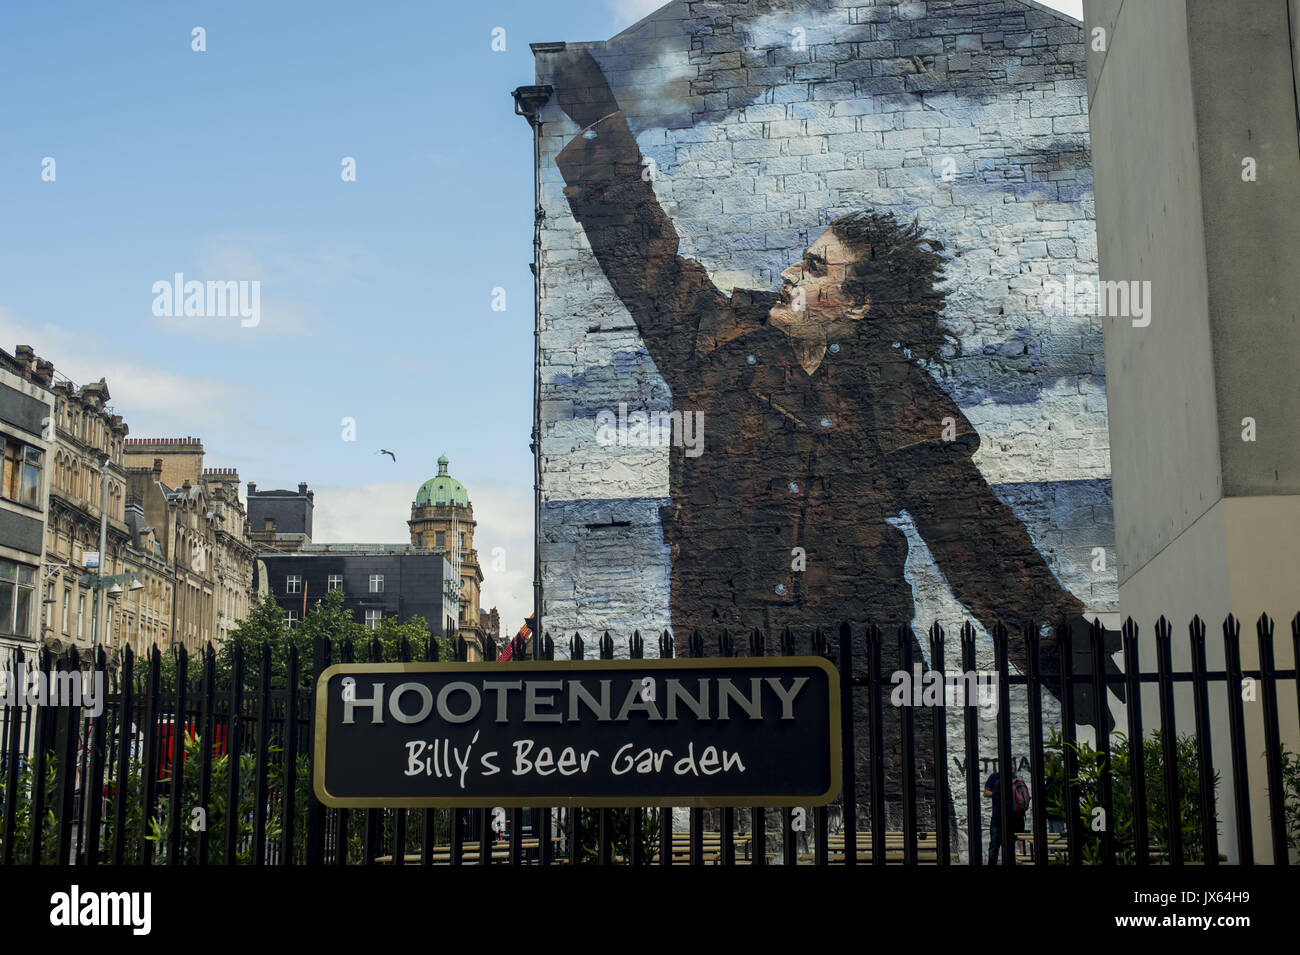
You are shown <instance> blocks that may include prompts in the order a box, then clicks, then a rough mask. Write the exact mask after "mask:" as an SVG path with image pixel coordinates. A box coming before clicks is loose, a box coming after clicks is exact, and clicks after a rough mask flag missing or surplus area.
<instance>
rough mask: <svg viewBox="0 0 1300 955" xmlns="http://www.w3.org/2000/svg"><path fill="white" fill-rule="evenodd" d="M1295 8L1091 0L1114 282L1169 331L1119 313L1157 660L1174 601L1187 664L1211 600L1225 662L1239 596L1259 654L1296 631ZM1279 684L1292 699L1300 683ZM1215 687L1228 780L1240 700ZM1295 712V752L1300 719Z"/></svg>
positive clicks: (1259, 768)
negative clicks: (1140, 298) (1268, 640)
mask: <svg viewBox="0 0 1300 955" xmlns="http://www.w3.org/2000/svg"><path fill="white" fill-rule="evenodd" d="M1287 10H1288V8H1287V5H1285V4H1216V3H1213V2H1208V0H1191V2H1183V0H1151V2H1144V3H1122V2H1120V0H1088V2H1087V3H1086V4H1085V15H1086V25H1087V30H1088V36H1089V41H1090V45H1089V53H1088V71H1089V78H1088V82H1089V88H1090V90H1091V101H1090V109H1089V119H1090V123H1091V128H1092V137H1093V143H1094V168H1095V171H1096V180H1097V221H1098V259H1099V264H1100V270H1101V277H1102V279H1103V280H1128V281H1132V280H1139V281H1149V282H1150V283H1151V289H1152V305H1153V307H1152V314H1151V321H1150V324H1149V325H1147V326H1145V327H1136V326H1134V324H1133V323H1132V322H1131V321H1129V320H1128V319H1125V318H1108V319H1106V320H1105V323H1104V329H1105V342H1106V347H1105V350H1106V367H1107V371H1108V374H1107V377H1108V382H1107V393H1108V398H1109V404H1110V409H1111V416H1110V433H1111V446H1112V448H1113V449H1114V458H1113V460H1114V491H1115V535H1116V548H1117V551H1118V556H1119V587H1120V605H1121V610H1122V612H1123V614H1125V615H1129V616H1132V617H1133V618H1134V619H1135V620H1136V621H1138V623H1139V625H1140V626H1141V627H1142V628H1143V629H1142V631H1141V632H1142V635H1143V638H1144V639H1143V641H1142V649H1141V655H1142V657H1143V660H1144V666H1145V667H1146V668H1151V667H1152V666H1153V664H1154V643H1153V642H1152V639H1151V634H1152V628H1153V625H1154V623H1155V621H1156V619H1157V618H1158V617H1159V616H1160V615H1161V614H1165V615H1169V617H1170V619H1171V621H1172V622H1173V623H1174V641H1173V648H1174V666H1175V668H1185V667H1186V666H1187V665H1188V664H1189V661H1190V651H1189V649H1188V639H1187V630H1186V627H1187V624H1188V621H1189V620H1190V618H1191V617H1192V616H1193V614H1196V615H1200V616H1201V617H1202V619H1203V620H1205V621H1206V622H1207V624H1208V637H1209V645H1208V656H1209V665H1210V666H1211V668H1214V667H1216V666H1221V665H1222V662H1223V659H1224V653H1223V638H1222V636H1221V632H1220V625H1221V624H1222V621H1223V619H1224V617H1225V616H1226V615H1227V614H1228V613H1230V612H1231V613H1233V614H1235V615H1237V617H1238V618H1239V619H1240V620H1242V621H1244V623H1243V626H1242V644H1243V646H1242V662H1243V665H1244V666H1245V667H1247V668H1250V667H1252V666H1255V665H1256V664H1257V662H1258V652H1257V647H1258V643H1257V640H1256V635H1255V631H1254V623H1255V621H1256V619H1257V618H1258V616H1259V615H1260V613H1262V612H1267V613H1269V614H1270V615H1272V616H1273V617H1274V618H1275V620H1276V621H1277V623H1278V624H1279V630H1278V635H1279V637H1284V636H1285V633H1286V630H1287V624H1288V623H1289V621H1290V619H1291V618H1292V616H1293V615H1294V614H1295V613H1296V612H1297V610H1300V572H1297V570H1296V569H1295V568H1296V567H1297V566H1300V562H1297V561H1296V559H1295V554H1294V548H1295V540H1296V538H1297V531H1300V501H1298V500H1297V498H1296V496H1295V494H1296V490H1297V482H1298V481H1300V424H1298V423H1297V422H1300V382H1298V380H1297V378H1296V375H1295V369H1296V367H1297V366H1298V365H1300V323H1297V315H1296V305H1295V303H1296V301H1297V293H1300V284H1298V283H1300V274H1298V273H1297V271H1296V269H1295V268H1294V266H1293V264H1292V263H1294V261H1295V258H1296V255H1297V253H1298V252H1300V231H1298V229H1297V225H1296V221H1295V200H1296V197H1297V195H1300V155H1298V152H1300V150H1298V146H1297V129H1296V103H1295V94H1294V85H1293V83H1294V76H1295V74H1294V62H1293V59H1292V49H1293V39H1292V33H1291V30H1290V29H1289V26H1288V23H1287ZM1097 31H1102V32H1101V33H1100V34H1099V33H1098V32H1097ZM1094 44H1095V45H1094ZM1243 63H1249V64H1250V69H1248V70H1243V69H1241V64H1243ZM1247 158H1250V159H1253V160H1254V170H1253V180H1251V181H1247V180H1248V179H1250V177H1249V176H1243V172H1244V169H1245V167H1244V166H1243V161H1244V160H1246V159H1247ZM1246 418H1250V419H1252V422H1253V435H1252V434H1251V433H1250V432H1248V431H1247V429H1246V424H1247V423H1246V422H1245V421H1244V420H1243V419H1246ZM1245 438H1253V439H1252V440H1246V439H1245ZM1288 643H1289V641H1288V640H1285V639H1278V640H1277V661H1278V665H1279V666H1289V665H1290V664H1291V653H1290V650H1289V647H1288ZM1280 698H1281V703H1282V705H1283V707H1284V710H1283V712H1284V713H1293V712H1294V709H1293V708H1292V709H1285V707H1293V706H1294V699H1295V694H1294V689H1293V688H1290V687H1283V688H1282V689H1281V691H1280ZM1210 702H1211V709H1212V712H1213V714H1214V719H1213V721H1212V723H1213V733H1212V738H1211V744H1212V748H1213V752H1214V759H1215V765H1216V767H1217V768H1218V769H1219V770H1220V772H1221V773H1222V774H1223V777H1224V781H1225V783H1226V781H1227V780H1228V779H1229V778H1230V777H1229V772H1230V762H1229V758H1228V757H1229V748H1228V747H1229V742H1228V738H1227V729H1226V724H1227V721H1226V717H1225V707H1226V702H1227V701H1226V695H1225V694H1224V693H1223V692H1212V694H1211V701H1210ZM1177 710H1178V715H1177V718H1176V723H1177V731H1178V732H1179V733H1190V732H1192V730H1193V728H1194V727H1193V723H1192V711H1191V698H1190V695H1188V694H1185V693H1180V694H1179V695H1178V698H1177ZM1259 711H1260V707H1259V706H1258V705H1257V704H1256V705H1254V706H1250V705H1248V706H1247V714H1246V715H1247V724H1248V740H1247V750H1248V753H1249V754H1250V774H1251V802H1252V806H1251V816H1252V819H1253V820H1254V837H1255V849H1256V853H1257V856H1256V858H1262V859H1265V860H1267V859H1268V858H1269V850H1268V848H1267V826H1268V817H1267V811H1266V804H1265V802H1264V777H1263V765H1262V762H1261V761H1260V760H1259V758H1258V756H1259V754H1260V753H1262V751H1263V735H1262V728H1261V727H1262V723H1261V722H1260V719H1261V713H1260V712H1259ZM1154 712H1155V701H1154V697H1153V696H1151V695H1147V696H1144V713H1146V714H1154ZM1282 722H1283V726H1282V730H1283V739H1284V742H1286V743H1287V745H1289V746H1290V748H1291V749H1292V750H1295V749H1296V748H1297V739H1296V731H1295V721H1294V719H1283V721H1282ZM1147 725H1148V726H1150V727H1154V726H1155V725H1156V723H1155V722H1152V720H1151V719H1150V717H1148V719H1147ZM1218 795H1219V806H1220V818H1221V819H1222V820H1223V827H1222V829H1221V849H1223V850H1224V851H1227V852H1228V853H1229V855H1230V857H1232V858H1235V857H1236V846H1235V834H1234V833H1233V829H1232V820H1233V818H1234V813H1235V812H1236V808H1235V807H1234V806H1233V804H1232V800H1233V794H1232V792H1231V790H1230V788H1228V786H1227V785H1224V786H1222V787H1221V789H1220V791H1219V794H1218Z"/></svg>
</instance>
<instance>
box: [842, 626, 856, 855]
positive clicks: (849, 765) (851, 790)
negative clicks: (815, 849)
mask: <svg viewBox="0 0 1300 955" xmlns="http://www.w3.org/2000/svg"><path fill="white" fill-rule="evenodd" d="M839 671H840V747H841V749H840V779H841V787H842V790H843V793H844V797H843V799H842V800H841V803H842V811H843V832H844V864H845V865H857V864H858V774H857V762H858V761H857V753H856V751H855V745H854V744H855V741H854V736H853V628H852V627H850V626H849V623H848V621H844V622H842V623H841V624H840V659H839Z"/></svg>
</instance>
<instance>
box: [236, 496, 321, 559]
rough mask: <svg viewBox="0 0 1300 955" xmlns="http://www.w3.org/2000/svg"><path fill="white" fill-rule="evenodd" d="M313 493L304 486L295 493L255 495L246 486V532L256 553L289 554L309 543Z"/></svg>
mask: <svg viewBox="0 0 1300 955" xmlns="http://www.w3.org/2000/svg"><path fill="white" fill-rule="evenodd" d="M315 507H316V492H315V491H309V490H307V485H306V483H305V482H304V483H301V484H299V485H298V490H297V491H290V490H274V491H259V490H258V489H257V485H256V484H254V483H253V482H252V481H249V482H248V529H249V535H250V536H251V537H252V540H253V543H254V545H255V546H256V547H257V549H258V550H259V551H268V552H271V551H293V550H297V549H299V548H300V547H302V546H303V545H304V544H310V543H311V522H312V514H313V512H314V511H315Z"/></svg>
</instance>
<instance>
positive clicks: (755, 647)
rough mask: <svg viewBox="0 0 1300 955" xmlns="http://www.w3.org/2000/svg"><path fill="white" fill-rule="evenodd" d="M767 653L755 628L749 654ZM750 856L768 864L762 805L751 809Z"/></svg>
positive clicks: (765, 646)
mask: <svg viewBox="0 0 1300 955" xmlns="http://www.w3.org/2000/svg"><path fill="white" fill-rule="evenodd" d="M787 632H788V631H787ZM782 652H784V647H783V648H782ZM766 653H767V641H766V640H765V639H764V637H763V631H761V630H759V629H757V628H755V630H754V632H753V633H751V634H750V635H749V655H750V656H753V657H761V656H764V655H765V654H766ZM789 816H790V810H789V809H786V810H785V818H787V819H788V818H789ZM749 856H750V860H751V864H752V865H766V864H767V810H766V809H764V808H763V807H762V806H753V807H752V808H751V809H750V810H749Z"/></svg>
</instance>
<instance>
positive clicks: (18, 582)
mask: <svg viewBox="0 0 1300 955" xmlns="http://www.w3.org/2000/svg"><path fill="white" fill-rule="evenodd" d="M35 593H36V568H35V567H28V566H27V565H26V564H15V563H14V562H13V561H11V560H0V633H8V634H13V635H14V636H16V637H30V636H31V634H32V607H34V606H35V604H36V600H35V596H34V594H35Z"/></svg>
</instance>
